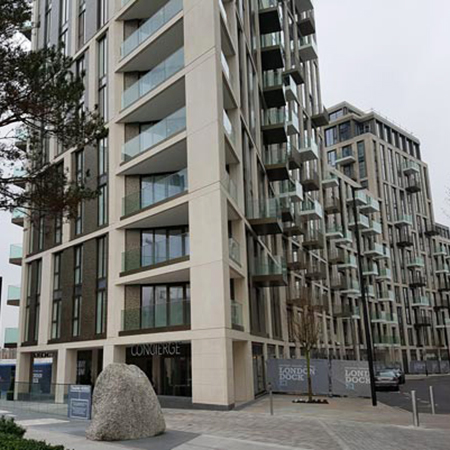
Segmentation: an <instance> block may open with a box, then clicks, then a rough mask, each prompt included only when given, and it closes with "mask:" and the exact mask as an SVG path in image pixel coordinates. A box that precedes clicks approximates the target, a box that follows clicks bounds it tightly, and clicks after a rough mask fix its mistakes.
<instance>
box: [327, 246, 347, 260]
mask: <svg viewBox="0 0 450 450" xmlns="http://www.w3.org/2000/svg"><path fill="white" fill-rule="evenodd" d="M345 260H346V254H345V251H344V250H343V249H342V248H337V247H336V248H332V249H330V251H329V253H328V261H329V262H330V263H331V264H343V263H344V262H345Z"/></svg>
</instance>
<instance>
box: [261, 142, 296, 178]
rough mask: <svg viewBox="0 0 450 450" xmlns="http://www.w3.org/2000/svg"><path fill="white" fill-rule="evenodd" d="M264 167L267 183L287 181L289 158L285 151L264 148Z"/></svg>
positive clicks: (275, 147)
mask: <svg viewBox="0 0 450 450" xmlns="http://www.w3.org/2000/svg"><path fill="white" fill-rule="evenodd" d="M264 167H265V169H266V174H267V178H268V179H269V181H283V180H289V179H290V174H289V156H288V154H287V152H286V149H285V148H283V147H279V146H273V147H271V146H269V147H265V148H264Z"/></svg>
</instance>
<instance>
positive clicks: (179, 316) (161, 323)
mask: <svg viewBox="0 0 450 450" xmlns="http://www.w3.org/2000/svg"><path fill="white" fill-rule="evenodd" d="M190 326H191V302H190V301H186V300H184V301H172V302H164V303H159V304H155V305H152V306H145V307H142V308H135V309H134V308H133V309H125V310H123V311H122V330H121V334H138V333H139V332H146V333H148V332H152V331H153V332H157V331H160V332H161V331H169V330H170V331H175V330H188V329H190Z"/></svg>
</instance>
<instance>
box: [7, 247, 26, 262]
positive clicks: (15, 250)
mask: <svg viewBox="0 0 450 450" xmlns="http://www.w3.org/2000/svg"><path fill="white" fill-rule="evenodd" d="M22 258H23V248H22V244H11V246H10V247H9V263H10V264H13V265H15V266H21V265H22Z"/></svg>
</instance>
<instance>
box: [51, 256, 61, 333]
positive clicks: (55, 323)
mask: <svg viewBox="0 0 450 450" xmlns="http://www.w3.org/2000/svg"><path fill="white" fill-rule="evenodd" d="M61 260H62V253H56V254H55V256H54V257H53V305H52V325H51V338H52V339H59V338H60V337H61V292H60V291H61V262H62V261H61Z"/></svg>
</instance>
